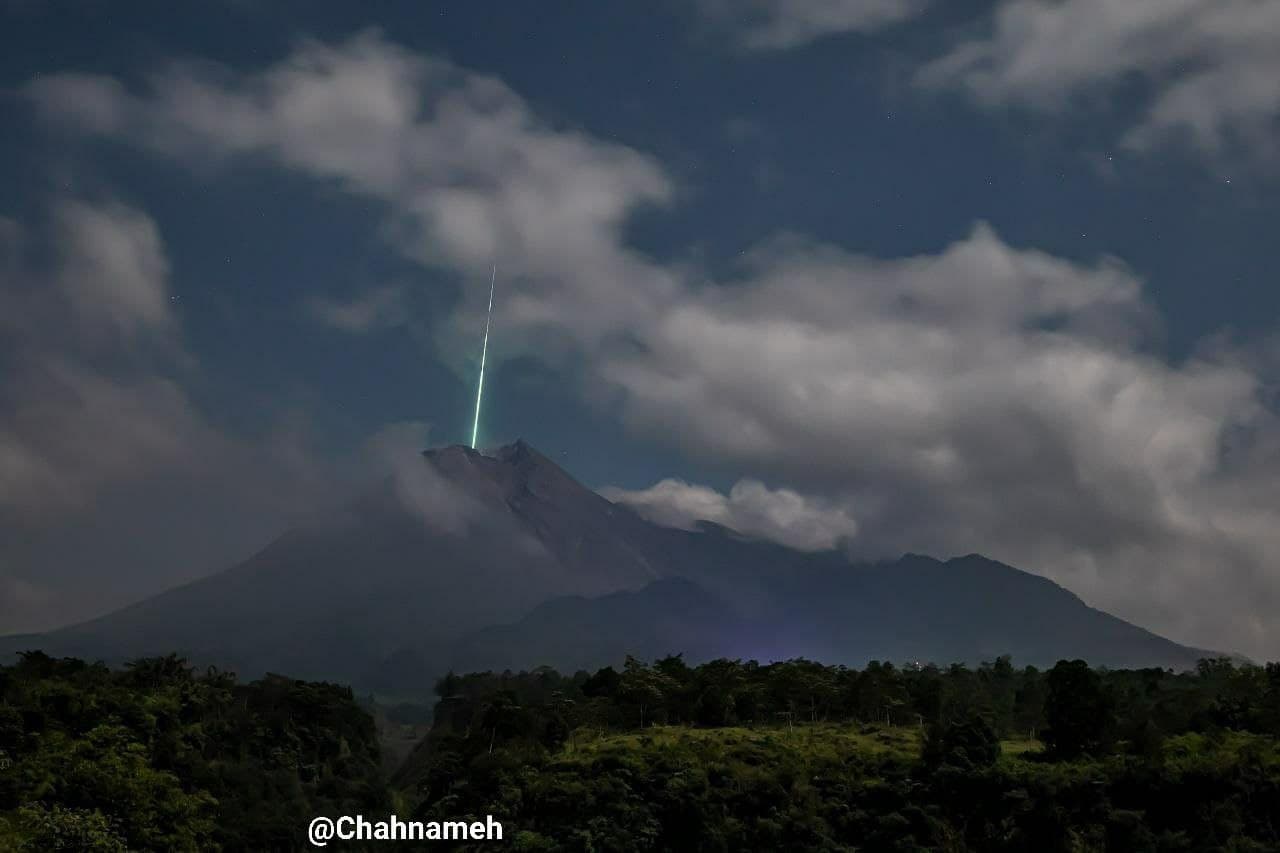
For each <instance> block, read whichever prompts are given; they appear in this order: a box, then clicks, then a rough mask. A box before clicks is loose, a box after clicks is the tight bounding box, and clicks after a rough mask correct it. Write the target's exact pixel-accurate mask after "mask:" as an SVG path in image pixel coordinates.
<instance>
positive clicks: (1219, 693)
mask: <svg viewBox="0 0 1280 853" xmlns="http://www.w3.org/2000/svg"><path fill="white" fill-rule="evenodd" d="M436 693H437V695H438V697H439V701H438V702H437V704H436V706H435V712H434V714H435V720H436V733H437V737H440V736H444V735H445V734H457V733H459V732H462V733H468V732H469V733H471V736H473V737H480V738H481V740H483V739H484V737H487V738H488V739H489V741H492V742H493V743H497V742H499V741H501V740H504V739H507V738H525V739H530V738H532V739H535V740H541V741H542V742H544V743H545V744H546V745H548V746H555V745H556V744H558V743H559V742H560V741H561V740H562V739H563V738H565V737H567V736H568V733H569V732H570V731H572V730H574V729H578V728H582V727H591V728H595V729H610V730H626V729H638V728H644V727H645V726H651V725H694V726H734V725H761V724H784V725H788V726H794V725H795V724H796V723H798V722H809V723H814V722H819V721H822V722H829V721H838V722H855V723H870V722H880V723H884V724H885V725H889V726H894V725H897V726H918V727H920V728H924V727H927V726H932V725H937V724H941V723H947V722H949V721H953V720H960V719H969V718H974V717H978V718H981V719H982V720H983V721H984V722H985V723H986V724H988V725H989V726H990V727H991V728H992V730H993V731H994V732H995V733H996V734H997V735H998V736H1000V737H1011V736H1025V737H1027V738H1029V739H1033V740H1034V739H1040V740H1043V741H1044V742H1045V744H1046V745H1047V746H1048V747H1049V749H1050V751H1052V752H1054V753H1055V754H1057V755H1062V756H1064V757H1068V758H1070V757H1074V756H1076V755H1079V754H1082V753H1085V752H1092V753H1099V752H1105V751H1108V750H1111V749H1113V748H1120V747H1123V748H1127V749H1136V750H1142V749H1149V748H1152V747H1153V746H1154V745H1155V744H1156V743H1157V742H1158V741H1159V740H1160V739H1161V738H1164V737H1167V736H1169V735H1173V734H1180V733H1183V732H1209V731H1214V730H1218V729H1228V730H1234V731H1248V732H1255V733H1258V734H1268V735H1280V664H1267V665H1266V666H1265V667H1259V666H1252V665H1237V664H1235V663H1234V662H1233V661H1231V660H1230V659H1227V658H1218V659H1212V660H1202V661H1200V663H1199V665H1198V667H1197V669H1196V670H1195V671H1194V672H1184V673H1175V672H1173V671H1170V670H1162V669H1138V670H1095V669H1091V668H1090V667H1089V666H1088V665H1087V664H1086V663H1085V662H1084V661H1059V662H1058V664H1057V665H1055V666H1054V667H1052V668H1051V669H1048V670H1039V669H1037V668H1035V667H1030V666H1028V667H1024V668H1016V667H1014V666H1013V664H1012V662H1011V661H1010V659H1009V658H1007V657H1001V658H999V659H997V660H995V661H993V662H990V663H984V664H982V665H981V666H979V667H977V668H969V667H966V666H962V665H959V664H957V665H953V666H950V667H948V668H946V669H941V668H939V667H936V666H912V667H902V668H899V667H895V666H894V665H893V664H890V663H881V662H877V661H872V662H871V663H870V664H869V665H868V666H867V667H865V668H864V669H861V670H858V669H851V668H848V667H844V666H825V665H823V664H820V663H815V662H813V661H808V660H791V661H785V662H780V663H772V664H759V663H756V662H755V661H746V662H743V661H736V660H714V661H710V662H708V663H704V664H701V665H698V666H689V665H688V664H686V663H685V662H684V660H683V659H682V657H681V656H679V655H673V656H668V657H665V658H663V659H661V660H658V661H656V662H654V663H652V664H649V663H645V662H642V661H639V660H636V659H635V658H628V659H627V661H626V664H625V665H624V666H623V667H622V669H621V670H615V669H614V668H613V667H605V668H604V669H601V670H599V671H597V672H595V673H594V674H588V673H586V672H579V673H577V674H575V675H573V676H563V675H560V674H559V673H557V672H555V671H554V670H551V669H549V668H543V669H538V670H535V671H533V672H527V673H519V674H513V673H510V672H506V673H491V672H486V673H477V674H470V675H455V674H449V675H447V676H446V677H444V678H443V679H441V680H440V681H439V683H438V684H437V685H436ZM486 745H487V742H486Z"/></svg>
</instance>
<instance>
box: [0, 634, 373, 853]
mask: <svg viewBox="0 0 1280 853" xmlns="http://www.w3.org/2000/svg"><path fill="white" fill-rule="evenodd" d="M389 808H390V804H389V799H388V792H387V788H386V785H385V783H384V782H383V781H382V779H381V777H380V776H379V773H378V744H377V739H376V736H375V733H374V728H373V721H372V719H371V718H370V716H369V714H368V713H367V712H365V711H364V710H363V709H361V708H360V707H359V706H358V705H357V704H356V703H355V701H354V700H353V698H352V695H351V691H350V690H349V689H347V688H344V687H338V686H335V685H331V684H314V683H307V682H301V681H293V680H291V679H286V678H280V677H268V678H265V679H263V680H261V681H255V682H252V683H250V684H238V683H236V680H235V679H234V677H233V676H231V675H228V674H226V673H220V672H216V671H208V672H205V673H196V672H194V671H193V670H192V669H191V668H190V667H188V666H187V665H186V664H185V663H184V662H183V661H181V660H180V659H178V658H175V657H167V658H157V659H147V660H139V661H136V662H134V663H133V664H131V665H130V666H128V667H127V668H126V669H124V670H115V671H113V670H110V669H108V668H107V667H105V666H103V665H101V664H86V663H83V662H81V661H78V660H73V659H53V658H50V657H47V656H45V655H43V654H41V653H38V652H37V653H28V654H25V655H23V656H22V658H21V660H20V662H19V663H18V664H17V665H15V666H12V667H0V850H37V851H47V850H102V851H123V850H166V851H167V850H208V849H217V848H218V847H223V848H225V849H229V850H280V849H291V848H296V847H298V846H299V839H300V838H301V833H302V831H303V829H304V828H305V827H306V825H307V821H308V820H310V819H311V818H312V817H313V816H315V815H317V814H341V813H356V812H365V813H369V814H373V813H377V812H378V811H382V812H384V813H385V812H386V811H387V810H388V809H389Z"/></svg>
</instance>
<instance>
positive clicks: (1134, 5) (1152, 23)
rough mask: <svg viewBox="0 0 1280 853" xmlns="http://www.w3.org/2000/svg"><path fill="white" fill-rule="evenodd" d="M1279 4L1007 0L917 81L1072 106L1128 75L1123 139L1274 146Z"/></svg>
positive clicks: (996, 99)
mask: <svg viewBox="0 0 1280 853" xmlns="http://www.w3.org/2000/svg"><path fill="white" fill-rule="evenodd" d="M1278 34H1280V4H1277V3H1274V2H1258V0H1218V2H1212V3H1206V2H1201V0H1065V2H1059V0H1004V2H1001V3H1000V4H998V5H997V6H996V8H995V11H994V13H993V16H992V20H991V22H990V25H989V29H988V31H987V32H986V33H985V34H983V35H980V36H978V37H976V38H972V39H970V40H966V41H964V42H962V43H961V44H958V45H956V46H955V47H954V48H953V49H952V50H951V51H950V52H949V53H947V54H946V55H945V56H943V57H940V58H939V59H937V60H935V61H934V62H932V63H931V64H929V65H927V66H925V67H924V68H923V69H922V70H921V72H920V81H921V82H922V83H924V84H926V85H931V86H939V87H943V86H947V87H950V86H956V87H960V88H962V89H963V90H965V91H967V92H968V93H969V94H971V95H972V96H973V97H975V98H976V99H977V100H978V101H980V102H981V103H984V104H986V105H989V106H993V107H994V106H1003V105H1008V104H1015V105H1020V106H1026V107H1030V108H1033V109H1036V110H1049V111H1068V110H1072V109H1075V108H1076V107H1077V106H1078V104H1079V100H1080V98H1082V97H1093V98H1101V97H1106V96H1110V95H1112V94H1113V93H1115V92H1116V90H1117V89H1119V88H1120V87H1121V86H1123V85H1125V84H1127V83H1129V82H1131V81H1132V80H1134V79H1138V80H1141V81H1142V82H1143V83H1144V84H1145V86H1146V105H1145V108H1144V112H1143V114H1142V116H1141V118H1140V119H1139V120H1138V122H1137V123H1136V124H1135V125H1134V126H1133V127H1132V128H1131V129H1130V130H1129V132H1128V133H1127V135H1126V136H1125V139H1124V142H1125V144H1126V145H1128V146H1129V147H1131V148H1134V149H1138V150H1142V149H1147V148H1151V147H1154V146H1156V145H1159V144H1163V143H1166V142H1169V141H1183V142H1186V143H1189V144H1191V145H1192V146H1194V147H1196V148H1199V149H1201V150H1203V151H1207V152H1210V153H1223V152H1224V150H1225V149H1228V148H1229V147H1231V146H1245V147H1247V148H1248V149H1249V150H1250V151H1251V152H1253V153H1254V154H1258V155H1261V156H1264V157H1268V158H1274V154H1275V138H1276V130H1277V122H1278V121H1280V50H1277V49H1276V44H1277V36H1278Z"/></svg>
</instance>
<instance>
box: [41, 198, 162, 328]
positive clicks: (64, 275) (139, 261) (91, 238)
mask: <svg viewBox="0 0 1280 853" xmlns="http://www.w3.org/2000/svg"><path fill="white" fill-rule="evenodd" d="M55 222H56V235H55V238H54V239H55V240H56V241H57V244H58V251H59V253H60V257H59V262H60V269H59V271H58V275H57V284H58V286H59V287H61V288H62V290H63V291H64V293H65V294H66V297H67V299H68V300H69V302H70V304H71V308H72V311H73V313H74V314H75V315H76V316H77V317H78V318H79V319H80V321H81V322H82V323H83V324H85V326H86V327H87V328H88V329H89V330H90V331H96V330H97V329H98V328H99V327H108V330H109V331H111V332H114V333H116V334H119V335H122V336H132V335H135V334H138V333H139V332H143V331H157V330H163V329H164V328H165V327H166V326H168V325H169V324H170V323H171V322H172V318H171V316H170V306H169V291H168V281H167V279H168V275H169V264H168V261H167V259H166V258H165V256H164V251H163V249H162V247H161V241H160V233H159V231H158V230H157V229H156V225H155V223H154V222H153V221H152V220H151V218H150V217H148V216H146V215H145V214H143V213H141V212H139V211H137V210H133V209H131V208H129V207H126V206H124V205H121V204H108V205H105V206H95V205H91V204H87V203H85V202H82V201H78V200H67V201H64V202H62V203H61V204H59V205H58V206H57V209H56V211H55Z"/></svg>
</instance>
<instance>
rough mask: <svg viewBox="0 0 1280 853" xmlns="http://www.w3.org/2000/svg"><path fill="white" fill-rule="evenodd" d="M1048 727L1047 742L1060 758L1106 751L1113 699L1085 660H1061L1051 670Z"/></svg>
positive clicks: (1113, 716) (1046, 732)
mask: <svg viewBox="0 0 1280 853" xmlns="http://www.w3.org/2000/svg"><path fill="white" fill-rule="evenodd" d="M1046 681H1047V683H1048V687H1049V692H1048V696H1047V698H1046V703H1045V704H1046V709H1047V710H1046V716H1047V722H1048V728H1047V729H1046V730H1045V733H1044V742H1045V745H1046V746H1048V748H1049V751H1050V752H1051V753H1053V754H1054V755H1056V756H1058V757H1060V758H1067V759H1070V758H1078V757H1079V756H1081V755H1084V754H1086V753H1096V752H1099V751H1101V750H1103V749H1105V748H1106V747H1107V746H1108V745H1109V743H1110V740H1111V736H1112V732H1113V730H1114V728H1115V715H1114V711H1113V709H1112V702H1111V697H1110V696H1109V695H1108V694H1107V691H1106V688H1105V687H1104V686H1103V683H1102V678H1101V676H1099V675H1098V673H1096V672H1094V671H1093V670H1091V669H1089V665H1088V664H1087V663H1085V662H1084V661H1082V660H1073V661H1065V660H1062V661H1058V663H1057V664H1055V665H1054V667H1053V669H1051V670H1049V676H1048V678H1047V679H1046Z"/></svg>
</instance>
